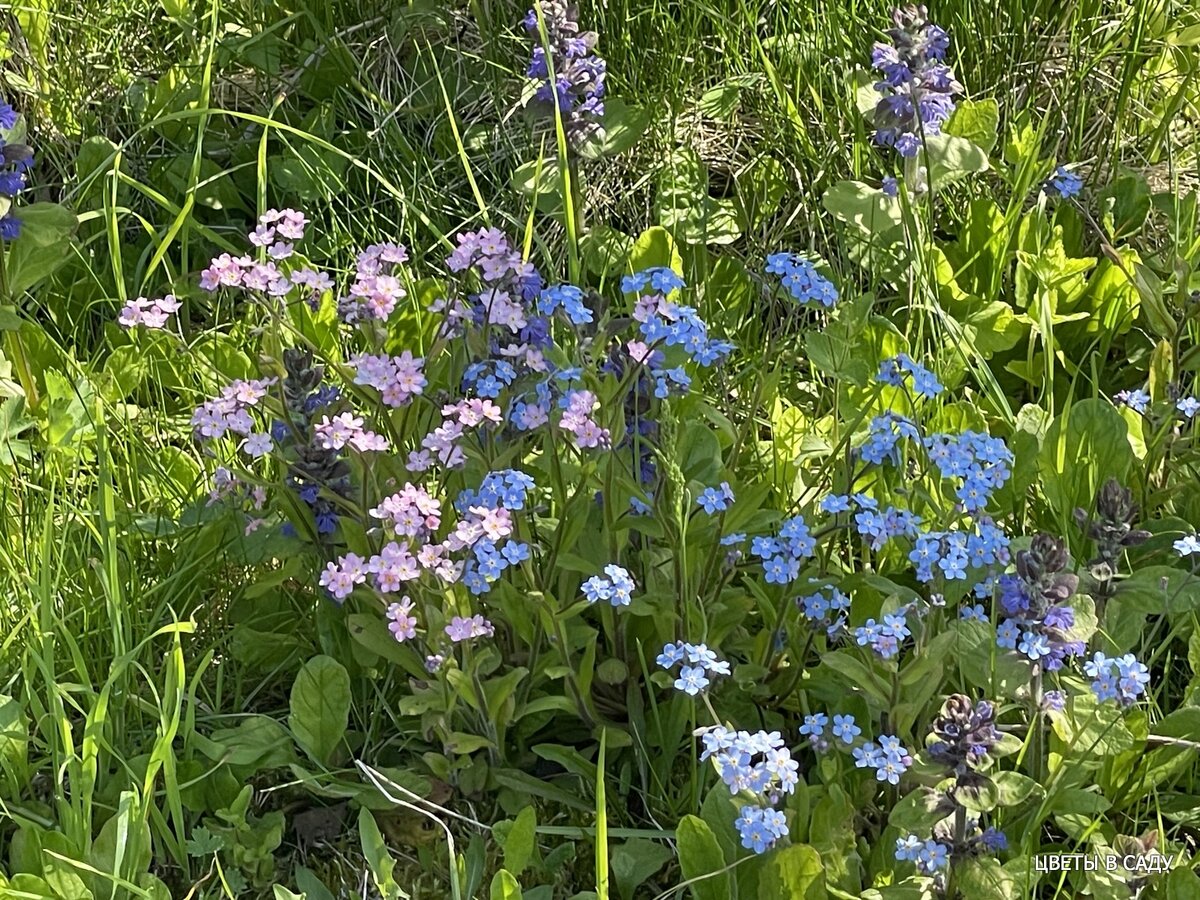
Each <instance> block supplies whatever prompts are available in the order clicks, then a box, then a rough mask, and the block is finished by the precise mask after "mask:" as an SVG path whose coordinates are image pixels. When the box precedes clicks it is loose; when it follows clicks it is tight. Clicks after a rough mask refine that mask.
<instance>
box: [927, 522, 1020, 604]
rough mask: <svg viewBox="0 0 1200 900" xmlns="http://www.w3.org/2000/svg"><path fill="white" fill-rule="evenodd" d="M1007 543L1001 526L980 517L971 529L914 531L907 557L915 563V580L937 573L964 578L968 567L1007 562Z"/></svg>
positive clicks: (954, 577)
mask: <svg viewBox="0 0 1200 900" xmlns="http://www.w3.org/2000/svg"><path fill="white" fill-rule="evenodd" d="M1008 546H1009V538H1008V535H1007V534H1005V533H1004V530H1003V529H1001V528H999V527H998V526H997V525H996V524H995V523H994V522H992V520H991V519H988V518H981V519H980V520H979V521H978V522H976V523H975V531H958V530H951V531H927V532H924V533H922V534H920V535H918V536H917V538H916V540H915V541H913V549H912V550H911V551H910V552H909V554H908V559H909V562H911V563H912V564H913V565H914V566H916V576H917V580H918V581H920V582H922V583H924V584H928V583H929V582H930V581H933V579H934V577H935V576H937V575H940V576H941V577H942V578H945V579H946V580H947V581H966V580H967V570H968V569H986V568H987V567H989V566H993V565H996V564H998V563H999V564H1007V563H1008V560H1009V559H1010V554H1009V549H1008ZM986 589H987V588H986V586H985V587H983V588H981V590H984V591H986ZM977 593H978V592H977Z"/></svg>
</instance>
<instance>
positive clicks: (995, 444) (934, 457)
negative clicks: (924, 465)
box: [925, 431, 1013, 513]
mask: <svg viewBox="0 0 1200 900" xmlns="http://www.w3.org/2000/svg"><path fill="white" fill-rule="evenodd" d="M925 449H926V452H927V453H928V454H929V461H930V462H932V463H933V464H934V466H936V467H937V470H938V472H939V473H941V476H942V477H943V478H946V479H952V478H961V479H962V481H961V483H960V484H959V486H958V487H957V488H956V489H955V496H957V497H958V500H959V502H960V503H961V504H962V507H963V509H964V510H966V511H967V512H971V513H974V512H979V511H980V510H982V509H984V508H985V507H986V506H987V504H988V501H989V500H991V497H992V494H993V493H994V492H995V491H997V490H999V489H1000V488H1001V487H1003V486H1004V483H1005V482H1006V481H1008V477H1009V475H1010V474H1012V470H1011V469H1010V468H1009V467H1010V466H1011V465H1012V463H1013V454H1012V451H1011V450H1009V449H1008V447H1007V445H1006V444H1005V443H1004V441H1003V439H1001V438H998V437H992V436H991V435H990V434H985V433H981V432H977V431H964V432H962V433H961V434H934V435H930V436H929V437H928V438H926V439H925Z"/></svg>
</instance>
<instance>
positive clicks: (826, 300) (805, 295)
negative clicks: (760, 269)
mask: <svg viewBox="0 0 1200 900" xmlns="http://www.w3.org/2000/svg"><path fill="white" fill-rule="evenodd" d="M766 271H767V274H768V275H778V276H779V286H780V287H782V288H783V289H784V290H785V291H787V292H788V294H790V295H791V297H792V299H793V300H795V301H796V302H797V303H799V304H801V305H803V306H810V305H815V306H823V307H824V308H825V309H832V308H833V307H834V305H836V304H837V301H838V289H837V288H836V287H835V286H834V284H833V282H832V281H830V280H829V279H828V278H826V277H825V276H824V275H822V274H821V273H820V272H818V271H817V267H816V266H814V265H813V264H812V263H811V262H809V261H808V260H807V259H805V258H804V257H802V256H797V255H796V254H795V253H786V252H785V253H772V254H771V255H770V256H768V257H767V268H766Z"/></svg>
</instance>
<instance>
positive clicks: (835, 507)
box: [820, 494, 850, 515]
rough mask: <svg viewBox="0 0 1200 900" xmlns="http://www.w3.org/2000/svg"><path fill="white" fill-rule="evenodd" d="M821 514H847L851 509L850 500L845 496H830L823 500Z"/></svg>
mask: <svg viewBox="0 0 1200 900" xmlns="http://www.w3.org/2000/svg"><path fill="white" fill-rule="evenodd" d="M820 507H821V512H825V513H829V514H830V515H833V514H834V513H840V512H847V511H848V510H849V509H850V498H849V497H848V496H846V495H845V494H829V495H827V496H825V497H823V498H821V503H820Z"/></svg>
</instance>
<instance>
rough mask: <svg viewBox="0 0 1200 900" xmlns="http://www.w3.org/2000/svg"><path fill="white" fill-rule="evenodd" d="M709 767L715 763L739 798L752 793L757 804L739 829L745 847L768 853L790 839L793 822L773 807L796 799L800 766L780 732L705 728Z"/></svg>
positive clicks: (741, 817) (741, 816)
mask: <svg viewBox="0 0 1200 900" xmlns="http://www.w3.org/2000/svg"><path fill="white" fill-rule="evenodd" d="M700 740H701V742H702V743H703V744H704V750H703V751H702V752H701V754H700V760H701V761H702V762H703V761H705V760H708V759H712V760H713V763H714V765H715V766H716V768H717V772H718V774H719V775H720V777H721V780H722V781H723V782H724V783H725V785H726V786H727V787H728V788H729V792H730V793H731V794H733V795H734V796H737V795H738V794H741V793H743V792H747V793H750V794H754V795H756V796H755V800H756V802H755V803H753V804H746V805H744V806H742V807H741V809H740V811H739V813H738V817H737V819H735V820H734V826H735V827H736V828H737V830H738V834H739V836H740V837H741V841H742V846H743V847H745V848H746V849H747V850H753V851H754V852H755V853H764V852H766V851H767V850H769V849H770V848H771V847H773V846H774V845H775V843H776V842H777V841H779V840H780V839H782V838H785V837H787V834H788V827H787V821H786V820H785V818H784V815H783V813H782V812H779V811H778V810H775V809H774V808H773V807H774V805H775V804H776V803H778V802H779V800H780V799H781V798H782V797H783V795H784V794H790V793H792V792H793V791H794V790H795V789H796V785H797V784H798V783H799V781H800V775H799V770H800V766H799V763H797V762H796V761H795V760H794V759H792V755H791V753H790V752H789V751H788V749H787V744H786V742H785V741H784V739H783V735H781V734H780V733H779V732H778V731H772V732H767V731H758V732H756V733H754V734H751V733H750V732H748V731H733V730H731V729H728V728H725V727H724V726H722V725H714V726H712V727H710V728H706V729H704V731H703V732H702V733H701V735H700Z"/></svg>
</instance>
